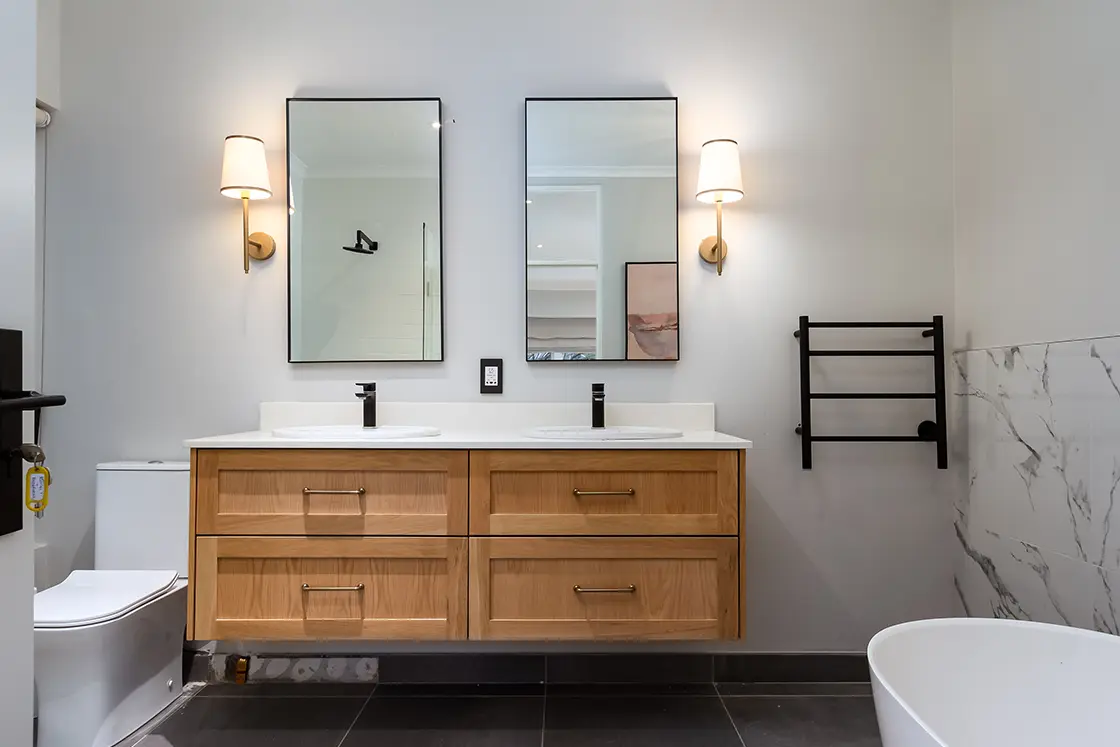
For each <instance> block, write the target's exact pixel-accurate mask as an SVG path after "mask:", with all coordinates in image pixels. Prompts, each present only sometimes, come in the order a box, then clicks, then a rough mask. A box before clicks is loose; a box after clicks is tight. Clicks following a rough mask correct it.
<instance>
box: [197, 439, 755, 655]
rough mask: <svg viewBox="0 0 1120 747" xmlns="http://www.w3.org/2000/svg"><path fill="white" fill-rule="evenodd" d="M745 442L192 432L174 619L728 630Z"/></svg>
mask: <svg viewBox="0 0 1120 747" xmlns="http://www.w3.org/2000/svg"><path fill="white" fill-rule="evenodd" d="M744 464H745V462H744V452H743V451H732V450H679V451H678V450H593V449H588V450H582V449H581V450H471V451H467V450H447V451H440V450H425V449H414V450H379V449H355V450H346V449H196V450H194V451H193V452H192V454H191V473H192V474H191V577H190V589H189V597H188V599H189V601H188V622H187V626H188V636H189V637H190V638H192V639H199V640H205V639H225V638H238V639H247V640H268V639H272V640H293V641H296V640H325V639H368V640H463V639H467V638H468V637H469V638H470V639H478V640H688V639H692V640H697V639H708V640H731V639H736V638H740V637H741V636H742V633H743V624H742V593H741V589H742V578H743V574H742V559H743V535H742V517H743V502H744V474H743V470H744Z"/></svg>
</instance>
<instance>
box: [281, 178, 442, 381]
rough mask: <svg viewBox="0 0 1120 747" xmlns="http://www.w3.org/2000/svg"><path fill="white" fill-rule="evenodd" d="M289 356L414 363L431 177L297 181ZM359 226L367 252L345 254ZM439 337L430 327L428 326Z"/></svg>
mask: <svg viewBox="0 0 1120 747" xmlns="http://www.w3.org/2000/svg"><path fill="white" fill-rule="evenodd" d="M301 202H302V203H303V205H302V207H301V208H300V214H301V215H302V218H301V221H300V222H301V223H302V229H303V230H302V236H301V239H300V247H301V248H300V253H301V257H300V266H301V269H302V278H301V282H300V285H299V292H300V294H301V296H302V299H301V303H300V313H299V317H298V318H296V317H293V320H292V323H293V325H295V324H296V322H297V321H298V322H299V323H300V326H301V327H302V344H301V346H300V347H299V348H298V349H294V352H295V356H294V357H295V358H296V359H298V360H344V361H345V360H371V359H372V360H392V359H397V360H423V358H424V334H425V329H424V251H423V250H424V236H423V228H424V226H425V224H427V225H429V226H431V228H432V235H433V236H437V237H438V236H439V181H438V180H437V179H420V178H401V179H365V178H361V179H358V178H355V179H338V178H310V177H309V178H305V179H304V180H303V182H302V196H301ZM358 229H361V230H362V231H363V232H364V233H365V234H366V235H367V236H369V238H370V239H371V240H373V241H376V242H377V251H376V252H375V253H373V254H358V253H356V252H346V251H343V250H342V247H343V246H354V242H355V231H357V230H358ZM435 332H436V334H438V330H435Z"/></svg>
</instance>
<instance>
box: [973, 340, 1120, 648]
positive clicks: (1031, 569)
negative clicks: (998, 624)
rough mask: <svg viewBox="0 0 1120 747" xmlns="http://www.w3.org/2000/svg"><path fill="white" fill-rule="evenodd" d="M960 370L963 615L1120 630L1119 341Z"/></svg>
mask: <svg viewBox="0 0 1120 747" xmlns="http://www.w3.org/2000/svg"><path fill="white" fill-rule="evenodd" d="M953 368H954V382H953V383H954V385H955V386H954V393H955V402H954V404H955V405H956V407H955V412H954V431H955V432H954V441H955V442H956V444H957V448H956V451H957V456H958V457H960V459H959V462H960V463H962V464H963V465H965V468H964V469H963V471H962V474H961V479H962V486H961V491H960V496H959V498H958V500H957V501H956V504H955V506H954V512H955V516H954V520H955V524H956V527H955V529H956V537H957V541H958V544H959V546H960V553H959V555H958V563H957V568H956V577H955V579H954V581H955V585H956V590H957V595H958V598H959V600H960V604H961V606H962V608H963V611H964V612H965V613H966V614H969V615H975V616H990V617H1004V618H1015V619H1021V620H1036V621H1040V622H1052V623H1058V624H1065V625H1072V626H1076V627H1082V628H1089V629H1093V630H1098V631H1102V632H1108V633H1114V634H1116V633H1120V616H1118V614H1117V608H1118V607H1120V599H1118V594H1120V526H1118V525H1120V513H1118V511H1117V505H1116V504H1117V493H1118V492H1120V338H1100V339H1093V340H1082V341H1074V342H1060V343H1050V344H1040V345H1024V346H1015V347H1008V348H996V349H989V350H979V351H967V352H962V353H958V354H956V355H955V356H954V360H953Z"/></svg>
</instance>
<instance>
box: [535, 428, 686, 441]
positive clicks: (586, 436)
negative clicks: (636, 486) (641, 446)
mask: <svg viewBox="0 0 1120 747" xmlns="http://www.w3.org/2000/svg"><path fill="white" fill-rule="evenodd" d="M527 435H528V436H529V438H550V439H556V440H562V441H645V440H649V439H652V438H680V437H681V436H683V435H684V434H683V433H681V432H680V431H678V430H673V429H672V428H653V427H648V426H644V425H615V426H611V427H609V428H591V427H590V426H586V425H546V426H542V427H540V428H534V429H533V430H531V431H529V433H528V434H527Z"/></svg>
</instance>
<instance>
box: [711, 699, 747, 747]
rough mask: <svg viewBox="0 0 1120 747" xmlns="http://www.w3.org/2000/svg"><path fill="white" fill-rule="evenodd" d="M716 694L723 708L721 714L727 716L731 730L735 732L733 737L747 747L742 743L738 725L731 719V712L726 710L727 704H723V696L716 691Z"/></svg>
mask: <svg viewBox="0 0 1120 747" xmlns="http://www.w3.org/2000/svg"><path fill="white" fill-rule="evenodd" d="M716 694H717V695H719V704H720V705H721V706H723V712H724V713H725V714H727V720H728V721H730V722H731V728H732V729H734V730H735V736H737V737H738V738H739V744H741V745H742V746H743V747H747V743H746V742H744V741H743V735H742V734H740V733H739V725H738V724H736V723H735V719H733V718H731V711H729V710H728V709H727V703H724V702H723V695H720V694H719V691H718V690H717V691H716Z"/></svg>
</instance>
